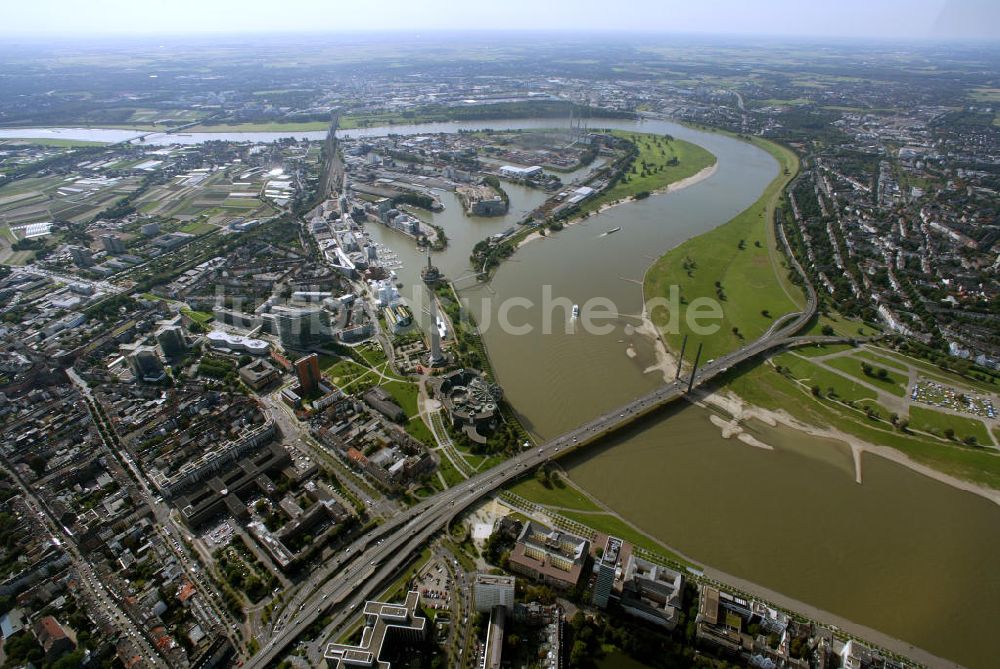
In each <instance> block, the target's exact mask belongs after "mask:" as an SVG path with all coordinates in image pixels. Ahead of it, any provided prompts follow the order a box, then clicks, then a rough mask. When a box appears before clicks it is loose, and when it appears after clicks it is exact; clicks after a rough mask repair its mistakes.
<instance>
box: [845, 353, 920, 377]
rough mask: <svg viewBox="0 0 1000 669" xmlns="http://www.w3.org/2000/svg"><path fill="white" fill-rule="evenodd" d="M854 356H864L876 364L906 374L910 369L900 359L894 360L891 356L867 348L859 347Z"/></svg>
mask: <svg viewBox="0 0 1000 669" xmlns="http://www.w3.org/2000/svg"><path fill="white" fill-rule="evenodd" d="M854 357H856V358H864V359H865V360H867V361H869V362H871V363H873V364H875V365H876V366H880V367H885V368H886V369H889V370H893V369H894V370H896V371H897V372H902V373H904V374H906V373H907V372H908V371H909V370H908V369H907V367H906V365H905V364H903V363H902V362H899V361H898V360H893V359H891V358H887V357H885V356H882V355H876V354H875V353H872V352H871V351H868V350H865V349H858V351H857V352H856V353H855V354H854Z"/></svg>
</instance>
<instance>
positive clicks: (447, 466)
mask: <svg viewBox="0 0 1000 669" xmlns="http://www.w3.org/2000/svg"><path fill="white" fill-rule="evenodd" d="M438 457H439V458H440V460H441V463H440V464H439V465H438V468H439V469H440V470H441V475H442V476H444V482H445V483H447V484H448V487H449V488H451V487H453V486H456V485H458V484H459V483H461V482H462V481H464V480H465V477H464V476H462V474H461V473H460V472H459V471H458V470H457V469H455V465H453V464H452V463H451V459H450V458H449V457H448V456H447V455H446V454H445V452H444V451H438Z"/></svg>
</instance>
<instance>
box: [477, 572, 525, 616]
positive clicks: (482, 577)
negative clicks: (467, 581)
mask: <svg viewBox="0 0 1000 669" xmlns="http://www.w3.org/2000/svg"><path fill="white" fill-rule="evenodd" d="M515 584H516V579H515V578H514V577H513V576H496V575H494V574H476V580H475V581H473V583H472V596H473V599H474V601H475V604H476V611H479V612H480V613H486V612H487V611H492V610H493V607H494V606H503V607H506V608H508V609H510V608H513V607H514V586H515Z"/></svg>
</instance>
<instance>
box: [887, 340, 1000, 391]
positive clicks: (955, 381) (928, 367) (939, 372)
mask: <svg viewBox="0 0 1000 669" xmlns="http://www.w3.org/2000/svg"><path fill="white" fill-rule="evenodd" d="M879 353H880V354H881V355H884V356H886V357H889V358H893V359H895V360H899V361H900V362H904V363H907V364H910V365H913V366H914V367H916V368H917V371H919V372H920V373H921V374H922V375H924V376H926V377H928V378H930V379H933V380H935V381H939V382H940V383H945V384H948V385H952V386H965V387H966V388H974V389H976V390H980V391H983V392H987V393H995V392H997V391H1000V386H998V385H996V384H989V383H984V382H982V381H979V380H978V379H970V378H968V377H966V376H960V375H958V374H955V373H954V372H952V371H950V370H946V369H941V368H940V367H938V366H937V365H935V364H934V363H933V362H929V361H927V360H922V359H920V358H914V357H912V356H909V355H904V354H902V353H898V352H896V351H890V350H887V349H879Z"/></svg>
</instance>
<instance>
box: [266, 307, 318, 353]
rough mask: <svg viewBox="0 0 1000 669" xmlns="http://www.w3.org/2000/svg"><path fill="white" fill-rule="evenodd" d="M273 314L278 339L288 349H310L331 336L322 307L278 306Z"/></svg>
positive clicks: (272, 310)
mask: <svg viewBox="0 0 1000 669" xmlns="http://www.w3.org/2000/svg"><path fill="white" fill-rule="evenodd" d="M271 313H272V314H273V315H274V324H275V329H276V330H277V334H278V338H279V339H281V344H282V345H283V346H285V347H286V348H293V349H303V348H308V347H309V346H311V345H313V344H316V343H318V342H320V341H322V340H324V339H326V338H328V337H329V335H330V326H329V323H328V322H327V320H328V319H327V318H326V313H325V312H324V311H323V309H321V308H320V307H301V308H300V307H286V306H277V307H273V308H272V309H271Z"/></svg>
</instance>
